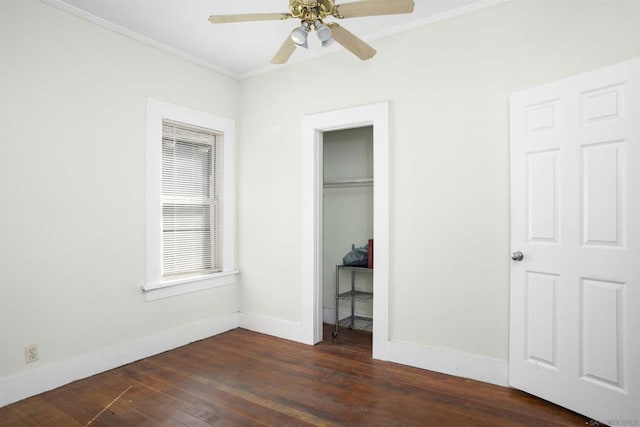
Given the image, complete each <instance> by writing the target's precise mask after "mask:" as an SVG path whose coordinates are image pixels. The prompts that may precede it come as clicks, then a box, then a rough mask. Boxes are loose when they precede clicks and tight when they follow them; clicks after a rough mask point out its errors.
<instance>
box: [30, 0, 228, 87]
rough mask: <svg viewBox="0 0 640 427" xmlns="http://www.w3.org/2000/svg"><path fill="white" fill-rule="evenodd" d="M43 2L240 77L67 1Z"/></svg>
mask: <svg viewBox="0 0 640 427" xmlns="http://www.w3.org/2000/svg"><path fill="white" fill-rule="evenodd" d="M40 1H41V2H43V3H46V4H48V5H50V6H53V7H55V8H58V9H61V10H63V11H65V12H68V13H70V14H72V15H75V16H78V17H80V18H82V19H84V20H86V21H89V22H92V23H94V24H96V25H99V26H100V27H102V28H105V29H107V30H111V31H114V32H116V33H119V34H122V35H124V36H127V37H129V38H132V39H134V40H136V41H139V42H142V43H144V44H146V45H149V46H151V47H155V48H156V49H160V50H162V51H164V52H167V53H170V54H172V55H175V56H177V57H179V58H182V59H184V60H186V61H189V62H192V63H194V64H197V65H200V66H202V67H205V68H208V69H210V70H212V71H215V72H217V73H220V74H222V75H224V76H227V77H231V78H232V79H235V80H239V79H240V75H239V74H237V73H234V72H233V71H230V70H227V69H226V68H223V67H220V66H218V65H215V64H212V63H210V62H208V61H205V60H204V59H202V58H198V57H197V56H193V55H191V54H189V53H187V52H185V51H183V50H180V49H176V48H174V47H171V46H168V45H166V44H164V43H160V42H159V41H156V40H154V39H151V38H149V37H146V36H143V35H142V34H139V33H136V32H135V31H131V30H129V29H127V28H124V27H122V26H120V25H118V24H114V23H113V22H111V21H107V20H106V19H103V18H100V17H99V16H96V15H93V14H91V13H89V12H86V11H84V10H82V9H79V8H77V7H75V6H72V5H70V4H68V3H65V2H64V1H63V0H40Z"/></svg>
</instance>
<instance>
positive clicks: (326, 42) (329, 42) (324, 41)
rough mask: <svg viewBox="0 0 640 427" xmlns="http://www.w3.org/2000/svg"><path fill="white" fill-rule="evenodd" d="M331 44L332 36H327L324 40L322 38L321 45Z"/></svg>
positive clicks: (327, 45)
mask: <svg viewBox="0 0 640 427" xmlns="http://www.w3.org/2000/svg"><path fill="white" fill-rule="evenodd" d="M332 44H333V37H329V38H328V39H326V40H322V47H329V46H331V45H332Z"/></svg>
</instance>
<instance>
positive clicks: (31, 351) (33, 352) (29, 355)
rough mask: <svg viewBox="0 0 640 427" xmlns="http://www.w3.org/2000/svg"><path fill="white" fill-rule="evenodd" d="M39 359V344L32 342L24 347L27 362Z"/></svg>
mask: <svg viewBox="0 0 640 427" xmlns="http://www.w3.org/2000/svg"><path fill="white" fill-rule="evenodd" d="M36 360H38V345H37V344H31V345H28V346H26V347H25V348H24V361H25V362H26V363H31V362H35V361H36Z"/></svg>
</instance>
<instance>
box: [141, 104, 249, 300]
mask: <svg viewBox="0 0 640 427" xmlns="http://www.w3.org/2000/svg"><path fill="white" fill-rule="evenodd" d="M233 127H234V123H233V122H232V121H231V120H227V119H222V118H219V117H215V116H213V115H210V114H207V113H202V112H198V111H195V110H191V109H188V108H184V107H180V106H177V105H173V104H169V103H164V102H160V101H156V100H154V99H149V100H148V104H147V283H146V284H145V286H143V290H144V291H145V294H146V296H147V300H153V299H158V298H164V297H167V296H173V295H178V294H182V293H186V292H192V291H197V290H201V289H208V288H211V287H214V286H220V285H226V284H231V283H233V282H234V280H235V277H234V276H235V274H236V273H237V270H236V267H235V220H234V219H235V194H234V189H235V183H234V182H233V180H234V176H235V171H234V167H235V165H234V146H233Z"/></svg>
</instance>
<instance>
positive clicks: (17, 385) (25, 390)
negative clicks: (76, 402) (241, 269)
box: [0, 313, 238, 407]
mask: <svg viewBox="0 0 640 427" xmlns="http://www.w3.org/2000/svg"><path fill="white" fill-rule="evenodd" d="M237 327H238V313H229V314H225V315H221V316H216V317H211V318H208V319H203V320H200V321H197V322H192V323H189V324H186V325H182V326H179V327H176V328H172V329H169V330H166V331H162V332H159V333H156V334H153V335H147V336H144V337H141V338H138V339H134V340H131V341H128V342H124V343H120V344H117V345H114V346H111V347H107V348H103V349H100V350H97V351H94V352H91V353H87V354H83V355H80V356H76V357H73V358H71V359H66V360H63V361H61V362H58V363H54V364H51V365H46V366H42V367H38V368H35V369H33V370H30V371H27V372H23V373H20V374H18V375H14V376H11V377H7V378H3V379H0V407H3V406H5V405H8V404H10V403H13V402H17V401H19V400H22V399H25V398H27V397H30V396H35V395H36V394H40V393H43V392H45V391H48V390H52V389H54V388H57V387H60V386H63V385H65V384H68V383H70V382H73V381H77V380H79V379H82V378H87V377H90V376H92V375H96V374H99V373H101V372H105V371H108V370H110V369H113V368H117V367H119V366H123V365H126V364H128V363H131V362H135V361H136V360H140V359H144V358H145V357H150V356H153V355H155V354H159V353H162V352H165V351H167V350H172V349H174V348H177V347H181V346H183V345H186V344H189V343H191V342H194V341H198V340H201V339H205V338H209V337H212V336H214V335H218V334H220V333H223V332H226V331H229V330H232V329H236V328H237Z"/></svg>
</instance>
